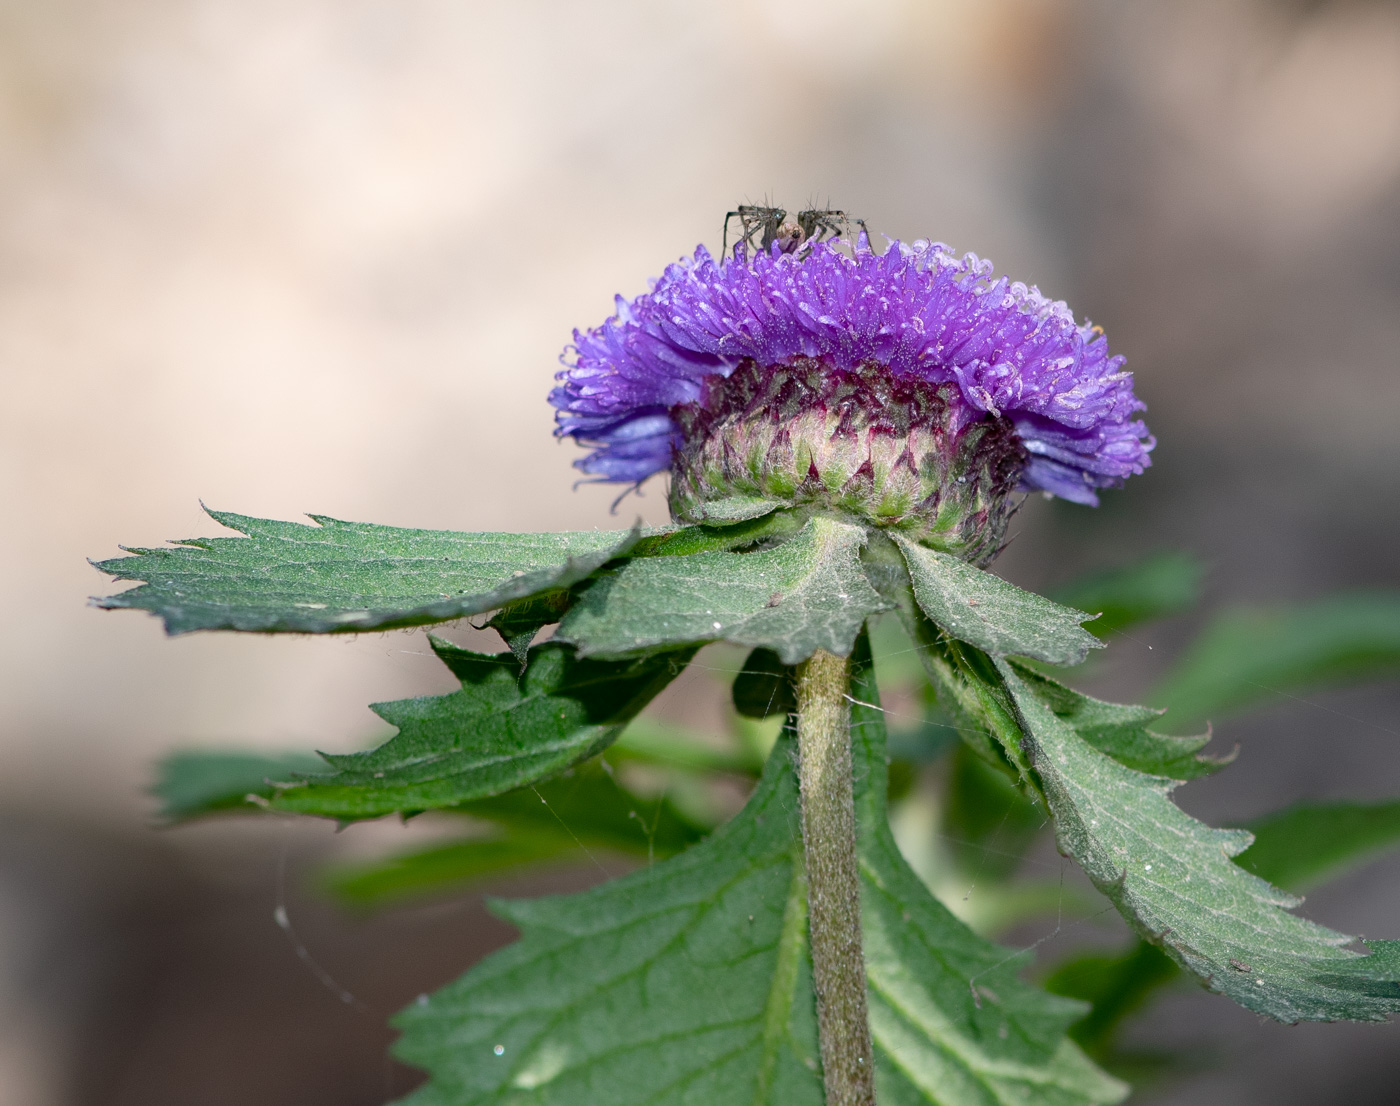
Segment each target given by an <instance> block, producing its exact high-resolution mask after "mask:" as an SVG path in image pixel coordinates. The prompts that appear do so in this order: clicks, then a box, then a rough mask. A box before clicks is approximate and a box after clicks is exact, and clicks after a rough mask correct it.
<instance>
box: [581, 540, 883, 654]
mask: <svg viewBox="0 0 1400 1106" xmlns="http://www.w3.org/2000/svg"><path fill="white" fill-rule="evenodd" d="M864 542H865V532H864V531H863V530H862V529H861V528H860V527H858V526H850V525H847V524H846V523H841V522H836V521H834V520H832V519H829V518H825V517H822V516H814V517H813V518H811V519H809V520H808V521H807V524H806V525H805V526H804V527H803V529H802V531H801V532H800V533H799V534H798V535H797V536H796V537H794V538H791V539H790V540H788V541H786V542H784V543H783V544H782V545H779V546H777V547H776V548H773V549H766V550H762V551H760V552H755V553H697V554H694V555H691V556H673V557H656V558H646V559H637V560H632V561H629V562H628V563H627V564H625V565H623V566H622V567H621V568H619V569H618V570H617V571H615V572H612V573H607V574H604V575H602V576H601V577H600V578H599V579H598V580H597V581H595V582H594V583H593V584H591V585H590V586H589V587H588V589H587V590H586V591H584V592H583V594H582V595H580V596H579V599H578V602H577V603H576V604H575V605H574V608H573V609H572V610H571V611H570V612H569V613H568V614H567V615H566V616H565V617H564V621H563V622H561V623H560V624H559V630H558V632H557V634H556V638H557V640H560V641H568V642H573V643H574V644H575V645H577V646H578V649H579V653H580V655H582V656H626V655H631V654H635V653H639V652H642V651H645V650H649V649H655V648H657V647H662V646H668V645H669V646H675V645H690V644H694V645H699V644H703V643H705V642H711V641H731V642H734V643H736V644H739V645H751V646H760V645H762V646H767V647H768V648H770V649H772V650H774V651H775V652H776V653H777V654H778V656H779V657H780V658H781V659H782V660H783V662H784V663H785V664H796V663H797V662H798V661H801V660H804V659H806V658H807V657H809V656H811V655H812V654H813V653H814V652H816V651H817V650H818V649H826V650H828V651H829V652H832V653H836V654H839V655H841V656H846V655H848V654H849V653H850V651H851V647H852V645H853V644H854V642H855V638H856V634H857V633H859V632H860V628H861V626H862V625H864V623H865V619H866V617H867V616H868V615H870V614H872V613H873V612H875V611H877V610H882V609H883V608H884V606H885V604H884V602H883V601H882V600H881V599H880V597H879V596H878V595H876V594H875V592H874V590H873V589H872V588H871V587H870V584H869V583H868V582H867V581H866V579H865V575H864V573H863V572H862V570H861V565H860V547H861V545H862V544H864Z"/></svg>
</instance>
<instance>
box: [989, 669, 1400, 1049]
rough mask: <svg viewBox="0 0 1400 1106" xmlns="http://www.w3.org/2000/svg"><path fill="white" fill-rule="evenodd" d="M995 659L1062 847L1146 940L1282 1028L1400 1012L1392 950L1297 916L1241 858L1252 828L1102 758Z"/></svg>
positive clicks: (1293, 902) (1290, 901) (1168, 783)
mask: <svg viewBox="0 0 1400 1106" xmlns="http://www.w3.org/2000/svg"><path fill="white" fill-rule="evenodd" d="M997 663H998V668H999V670H1000V672H1001V676H1002V679H1003V681H1004V686H1005V688H1006V692H1007V693H1008V694H1009V696H1010V701H1011V704H1012V706H1013V708H1014V710H1015V712H1016V715H1017V717H1018V719H1019V721H1020V724H1021V728H1022V732H1023V744H1024V747H1025V750H1026V752H1027V754H1028V755H1029V756H1030V759H1031V764H1032V766H1033V767H1034V769H1035V771H1036V773H1037V775H1038V776H1039V778H1040V781H1041V785H1042V787H1043V788H1044V791H1045V795H1046V798H1047V800H1048V802H1049V804H1050V810H1051V813H1052V814H1053V815H1054V817H1055V828H1056V835H1057V837H1058V840H1059V845H1060V850H1061V851H1062V852H1064V853H1066V854H1068V855H1070V856H1073V857H1074V858H1075V859H1076V860H1078V861H1079V863H1080V864H1081V865H1082V866H1083V867H1084V870H1085V871H1086V872H1087V873H1088V875H1089V878H1090V879H1091V880H1092V881H1093V882H1094V885H1095V886H1096V887H1097V888H1098V889H1099V890H1100V891H1102V892H1103V893H1104V894H1105V895H1107V896H1108V897H1109V899H1111V900H1112V901H1113V903H1114V905H1115V906H1117V907H1118V909H1119V911H1120V912H1121V913H1122V914H1123V916H1124V917H1125V918H1127V919H1128V921H1129V922H1130V923H1131V924H1132V925H1133V926H1134V927H1135V928H1136V929H1137V930H1138V932H1139V933H1140V934H1141V935H1142V936H1144V937H1145V938H1147V939H1148V940H1150V941H1152V942H1153V943H1154V944H1157V945H1159V946H1161V947H1162V948H1164V949H1165V950H1166V951H1167V953H1168V954H1169V955H1171V957H1172V958H1173V959H1174V960H1176V961H1177V962H1178V963H1179V964H1181V966H1182V967H1184V968H1186V969H1187V970H1188V971H1190V972H1192V973H1194V974H1195V975H1196V976H1197V977H1198V978H1200V979H1201V980H1203V981H1204V982H1205V983H1206V985H1207V986H1209V987H1210V988H1211V989H1212V990H1214V991H1219V992H1221V993H1223V994H1226V995H1229V996H1230V997H1231V998H1233V999H1234V1000H1235V1001H1236V1002H1238V1003H1239V1004H1240V1005H1242V1006H1245V1007H1247V1008H1248V1009H1250V1010H1254V1011H1256V1012H1258V1013H1261V1014H1267V1015H1269V1016H1270V1017H1273V1018H1277V1019H1279V1020H1280V1021H1286V1022H1295V1021H1331V1020H1335V1019H1338V1018H1350V1019H1353V1020H1358V1021H1378V1020H1383V1019H1384V1018H1385V1016H1386V1015H1387V1014H1389V1013H1392V1012H1395V1011H1397V1010H1400V975H1390V974H1388V968H1387V967H1386V963H1387V961H1386V959H1385V956H1384V955H1382V956H1379V957H1362V956H1360V955H1358V954H1357V953H1354V952H1350V951H1348V950H1347V949H1345V948H1344V947H1343V946H1345V945H1348V944H1351V943H1352V942H1353V941H1354V940H1355V938H1352V937H1348V936H1345V935H1344V934H1340V933H1335V932H1333V931H1332V930H1329V929H1324V928H1323V927H1321V926H1318V925H1315V924H1313V923H1312V922H1309V921H1307V920H1306V919H1303V918H1299V917H1298V916H1296V915H1294V914H1290V913H1288V912H1287V908H1290V907H1294V906H1297V905H1298V900H1297V899H1295V898H1293V897H1292V896H1291V895H1288V894H1286V893H1285V892H1283V891H1280V890H1278V889H1277V888H1275V887H1272V886H1270V885H1269V884H1268V883H1266V882H1265V881H1264V880H1262V879H1260V878H1258V877H1257V876H1255V875H1252V874H1251V873H1249V872H1246V871H1245V870H1244V869H1243V868H1240V867H1239V866H1237V865H1236V864H1234V863H1232V862H1231V860H1230V858H1231V857H1232V856H1235V855H1236V854H1238V853H1240V852H1242V851H1243V850H1244V849H1245V848H1247V847H1248V845H1249V844H1250V840H1251V838H1250V835H1249V834H1248V833H1247V832H1245V831H1243V830H1217V829H1211V828H1210V827H1209V826H1206V825H1204V824H1202V823H1200V822H1198V821H1196V820H1195V819H1194V818H1191V817H1190V816H1189V815H1187V814H1186V813H1184V812H1183V811H1182V810H1181V809H1180V808H1178V807H1177V806H1176V805H1175V804H1174V803H1173V802H1172V801H1171V799H1170V798H1169V795H1170V793H1171V791H1172V790H1173V789H1174V788H1175V787H1176V786H1178V784H1177V782H1176V781H1174V780H1169V779H1166V778H1163V777H1158V776H1149V775H1145V774H1143V773H1141V772H1136V771H1134V770H1132V769H1130V768H1127V767H1125V766H1124V765H1122V764H1120V763H1118V761H1116V760H1114V759H1112V758H1111V757H1109V756H1106V755H1105V754H1103V753H1101V752H1100V751H1099V750H1098V749H1095V748H1094V747H1093V746H1092V745H1091V744H1090V743H1089V742H1088V741H1086V740H1085V739H1084V738H1083V737H1081V736H1080V735H1079V734H1078V733H1077V732H1076V731H1075V729H1074V728H1073V727H1072V726H1071V725H1070V724H1069V723H1068V722H1066V721H1065V720H1064V719H1062V718H1060V717H1058V716H1057V715H1056V714H1055V713H1054V712H1053V711H1052V710H1051V709H1050V707H1049V706H1048V705H1047V704H1046V703H1045V702H1044V701H1042V699H1041V698H1040V697H1039V695H1037V694H1036V693H1035V691H1033V690H1032V688H1031V687H1030V686H1028V685H1027V684H1026V683H1025V682H1024V681H1023V680H1022V679H1021V676H1020V675H1019V674H1018V673H1017V671H1016V670H1015V669H1014V668H1013V667H1012V666H1011V665H1009V664H1007V663H1006V662H1005V661H999V662H997ZM1384 946H1385V943H1384V942H1381V943H1379V944H1378V945H1377V948H1378V949H1380V950H1381V952H1384V951H1385V949H1384Z"/></svg>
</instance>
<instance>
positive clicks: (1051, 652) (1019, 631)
mask: <svg viewBox="0 0 1400 1106" xmlns="http://www.w3.org/2000/svg"><path fill="white" fill-rule="evenodd" d="M894 540H895V542H896V543H897V544H898V546H899V549H900V552H901V553H903V555H904V561H905V563H906V564H907V565H908V567H909V577H910V579H911V580H912V581H913V584H914V597H915V598H916V599H917V600H918V603H919V606H920V608H922V610H923V612H924V614H926V615H928V617H929V618H930V619H932V620H933V622H934V623H936V624H937V625H938V626H939V627H940V628H941V629H942V630H943V631H944V632H945V633H947V635H948V636H949V637H952V638H955V639H957V640H958V641H965V642H967V643H968V644H969V645H975V646H976V647H977V648H978V649H981V650H982V651H983V652H985V653H990V654H991V655H992V656H997V657H1004V656H1007V655H1010V654H1016V655H1017V656H1023V657H1034V658H1035V659H1036V660H1042V661H1047V662H1048V663H1050V664H1078V663H1080V662H1081V661H1082V660H1083V659H1084V658H1085V657H1086V656H1087V655H1088V653H1089V650H1090V649H1101V648H1102V647H1103V642H1101V641H1099V639H1098V638H1096V637H1095V636H1094V635H1093V634H1091V633H1089V631H1087V630H1085V629H1084V628H1083V627H1082V626H1081V625H1080V623H1081V622H1084V621H1085V620H1086V619H1088V618H1090V617H1092V616H1090V615H1087V614H1085V613H1084V612H1083V611H1076V610H1073V609H1071V608H1069V607H1062V606H1060V605H1059V604H1058V603H1052V602H1051V601H1050V600H1049V599H1046V598H1045V597H1044V596H1040V595H1035V594H1034V593H1032V592H1029V591H1022V590H1021V589H1020V588H1018V587H1016V585H1015V584H1009V583H1007V582H1006V581H1005V580H1003V579H1002V578H1001V577H999V576H993V575H992V574H991V573H990V572H984V571H983V570H982V569H980V568H974V567H973V566H972V565H970V564H968V563H967V562H966V561H960V560H959V559H958V558H957V557H953V556H951V555H949V554H947V553H941V552H939V551H938V550H936V549H928V548H926V547H925V546H922V545H919V544H917V543H916V542H912V541H910V540H909V539H908V538H906V537H904V536H903V535H900V534H896V535H894Z"/></svg>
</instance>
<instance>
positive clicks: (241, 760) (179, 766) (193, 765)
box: [151, 749, 326, 822]
mask: <svg viewBox="0 0 1400 1106" xmlns="http://www.w3.org/2000/svg"><path fill="white" fill-rule="evenodd" d="M325 770H326V762H325V761H324V760H322V759H321V758H320V757H319V756H317V755H316V754H315V753H312V752H305V753H277V754H266V753H256V752H247V751H242V750H219V749H191V750H186V751H183V752H178V753H172V754H170V755H169V756H167V757H164V758H162V760H161V761H160V764H159V766H158V767H157V769H156V781H155V783H154V784H152V786H151V793H152V794H153V795H155V797H156V798H157V799H159V800H160V812H159V816H160V817H161V818H162V819H165V820H166V821H170V822H184V821H188V820H189V819H191V818H198V817H202V816H203V815H206V814H223V813H228V812H230V811H249V812H251V811H255V810H259V809H261V808H260V807H259V806H257V805H255V804H254V803H251V802H249V801H248V796H250V795H253V796H256V797H257V798H259V799H263V800H267V799H270V798H272V795H273V793H274V792H275V791H276V787H275V786H274V782H273V781H285V780H292V779H296V778H297V777H299V776H304V775H307V774H314V773H316V772H324V771H325Z"/></svg>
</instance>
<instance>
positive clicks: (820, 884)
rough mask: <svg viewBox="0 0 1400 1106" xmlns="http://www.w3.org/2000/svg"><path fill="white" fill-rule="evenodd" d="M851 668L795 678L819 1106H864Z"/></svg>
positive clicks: (839, 666)
mask: <svg viewBox="0 0 1400 1106" xmlns="http://www.w3.org/2000/svg"><path fill="white" fill-rule="evenodd" d="M850 683H851V662H850V661H849V660H848V659H846V658H844V657H837V656H833V655H832V654H831V653H828V652H826V651H824V650H819V651H818V652H816V653H815V654H813V656H812V658H811V659H810V660H807V661H804V662H803V663H802V665H801V666H799V668H798V670H797V746H798V772H799V779H800V782H801V788H802V844H803V848H804V851H805V853H806V861H807V888H808V891H807V901H808V917H809V919H810V921H809V925H810V931H811V939H812V970H813V976H814V981H815V983H816V991H817V1027H818V1031H819V1033H820V1036H821V1050H822V1076H823V1079H824V1081H825V1083H826V1106H874V1103H875V1070H874V1062H873V1054H872V1053H873V1050H872V1048H871V1042H870V1018H869V1015H868V1013H867V1011H866V1002H865V987H866V983H865V957H864V954H863V953H862V950H861V936H860V870H859V867H858V862H857V859H856V811H855V799H854V794H853V790H852V781H851V707H850V701H849V698H848V696H849V689H850Z"/></svg>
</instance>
